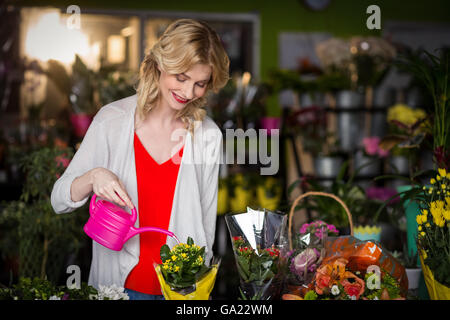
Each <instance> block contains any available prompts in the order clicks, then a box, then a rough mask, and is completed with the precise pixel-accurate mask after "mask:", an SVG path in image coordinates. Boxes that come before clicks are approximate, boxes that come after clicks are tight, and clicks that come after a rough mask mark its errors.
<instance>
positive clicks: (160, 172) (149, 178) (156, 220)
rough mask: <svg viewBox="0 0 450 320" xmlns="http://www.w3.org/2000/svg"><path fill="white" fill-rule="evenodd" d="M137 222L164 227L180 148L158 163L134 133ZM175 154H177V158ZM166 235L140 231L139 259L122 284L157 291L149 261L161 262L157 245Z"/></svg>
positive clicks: (171, 198) (155, 278)
mask: <svg viewBox="0 0 450 320" xmlns="http://www.w3.org/2000/svg"><path fill="white" fill-rule="evenodd" d="M134 156H135V161H136V177H137V191H138V202H139V206H138V208H139V213H138V214H139V226H140V227H144V226H152V227H158V228H162V229H165V230H167V229H168V227H169V221H170V214H171V212H172V203H173V195H174V192H175V185H176V183H177V177H178V171H179V167H180V162H181V161H176V160H180V159H181V157H182V156H183V148H181V149H180V151H178V153H177V154H175V155H174V156H173V157H172V158H170V159H168V160H167V161H165V162H163V163H161V164H158V163H157V162H156V161H155V160H154V159H153V158H152V157H151V155H150V154H149V153H148V152H147V150H146V149H145V148H144V146H143V145H142V143H141V141H140V140H139V137H138V136H137V134H136V133H134ZM177 157H179V158H177ZM166 239H167V235H165V234H163V233H159V232H143V233H141V234H140V256H139V262H138V264H137V265H136V266H135V267H134V269H133V270H132V271H131V272H130V274H129V275H128V278H127V280H126V282H125V288H127V289H131V290H135V291H139V292H142V293H147V294H156V295H160V294H161V287H160V285H159V282H158V278H157V277H156V272H155V269H154V267H153V262H156V263H158V264H160V263H161V258H160V255H159V254H160V249H161V246H162V245H164V244H165V243H166Z"/></svg>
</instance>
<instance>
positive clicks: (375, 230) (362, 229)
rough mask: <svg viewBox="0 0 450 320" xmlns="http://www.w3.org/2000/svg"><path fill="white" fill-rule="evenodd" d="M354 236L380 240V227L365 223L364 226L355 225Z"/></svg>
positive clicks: (362, 238)
mask: <svg viewBox="0 0 450 320" xmlns="http://www.w3.org/2000/svg"><path fill="white" fill-rule="evenodd" d="M353 232H354V236H355V238H358V239H359V240H362V241H365V240H372V241H377V242H380V239H381V237H380V236H381V228H380V227H378V226H372V225H365V226H357V227H356V228H355V230H354V231H353Z"/></svg>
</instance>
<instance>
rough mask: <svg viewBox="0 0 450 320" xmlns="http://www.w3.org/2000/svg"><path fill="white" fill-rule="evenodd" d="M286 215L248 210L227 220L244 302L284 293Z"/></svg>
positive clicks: (274, 296) (265, 210) (226, 217)
mask: <svg viewBox="0 0 450 320" xmlns="http://www.w3.org/2000/svg"><path fill="white" fill-rule="evenodd" d="M286 218H287V217H286V215H285V214H282V213H276V212H272V211H269V210H267V209H264V210H253V209H251V208H247V212H244V213H238V214H228V215H226V216H225V221H226V223H227V227H228V230H229V232H230V237H231V242H232V243H231V244H232V247H233V253H234V257H235V262H236V266H237V270H238V273H239V278H240V288H239V289H240V292H241V294H242V298H243V299H253V300H254V299H257V300H269V299H275V298H276V297H277V296H278V295H279V292H280V290H281V283H282V270H283V268H282V264H283V259H282V257H281V255H280V251H281V250H282V249H283V248H284V246H285V237H284V236H283V232H284V230H285V226H286V221H287V219H286Z"/></svg>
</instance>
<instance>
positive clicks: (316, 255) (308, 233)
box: [286, 220, 339, 285]
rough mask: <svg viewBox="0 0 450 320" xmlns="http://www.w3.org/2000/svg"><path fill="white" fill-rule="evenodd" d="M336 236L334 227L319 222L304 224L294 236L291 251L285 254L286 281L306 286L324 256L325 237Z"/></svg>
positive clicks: (336, 232)
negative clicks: (287, 269)
mask: <svg viewBox="0 0 450 320" xmlns="http://www.w3.org/2000/svg"><path fill="white" fill-rule="evenodd" d="M338 234H339V231H338V230H337V229H336V227H335V226H334V225H332V224H327V223H326V222H324V221H321V220H316V221H313V222H311V223H304V224H303V225H302V226H301V227H300V229H299V231H298V233H296V234H295V235H294V240H293V249H292V250H290V251H288V252H287V254H286V255H287V266H288V268H289V271H288V273H287V276H286V281H287V282H288V283H289V284H292V285H303V284H308V283H309V282H310V281H311V280H312V277H313V275H314V274H315V272H316V269H317V267H318V266H319V265H320V263H321V262H322V258H323V257H324V256H325V241H326V239H327V237H328V236H337V235H338Z"/></svg>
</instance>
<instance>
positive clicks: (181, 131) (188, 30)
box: [51, 19, 229, 299]
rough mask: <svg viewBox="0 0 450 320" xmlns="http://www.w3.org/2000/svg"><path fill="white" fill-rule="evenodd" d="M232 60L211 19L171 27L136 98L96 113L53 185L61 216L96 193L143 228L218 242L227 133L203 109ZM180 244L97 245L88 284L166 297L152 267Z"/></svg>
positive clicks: (148, 240) (143, 72)
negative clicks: (164, 251) (166, 249)
mask: <svg viewBox="0 0 450 320" xmlns="http://www.w3.org/2000/svg"><path fill="white" fill-rule="evenodd" d="M228 68H229V59H228V57H227V55H226V53H225V50H224V48H223V46H222V44H221V42H220V39H219V37H218V36H217V34H216V33H215V32H214V31H213V30H212V29H211V28H210V27H209V26H208V25H207V24H205V23H202V22H198V21H194V20H190V19H181V20H177V21H175V22H174V23H172V24H171V25H170V26H169V27H168V28H167V30H166V31H165V32H164V34H163V35H162V36H161V38H160V39H159V41H158V42H157V43H156V44H155V46H154V47H153V48H152V49H151V50H150V52H149V53H148V54H147V55H146V57H145V59H144V61H143V62H142V65H141V68H140V79H139V84H138V87H137V90H136V91H137V94H136V95H134V96H131V97H127V98H124V99H121V100H118V101H115V102H112V103H110V104H108V105H106V106H104V107H103V108H101V109H100V110H99V112H98V113H97V114H96V116H95V117H94V119H93V121H92V124H91V125H90V127H89V129H88V131H87V133H86V135H85V137H84V139H83V142H82V143H81V145H80V148H79V149H78V151H77V152H76V154H75V155H74V157H73V159H72V161H71V163H70V165H69V167H68V168H67V169H66V171H65V172H64V174H63V175H62V176H61V177H60V178H59V179H58V180H57V181H56V183H55V185H54V188H53V191H52V195H51V202H52V206H53V208H54V210H55V212H56V213H64V212H70V211H73V210H74V209H76V208H78V207H80V206H82V205H84V204H85V203H86V202H87V200H88V198H89V197H90V195H91V194H92V192H94V193H95V194H96V195H97V196H99V197H102V198H104V199H106V200H109V201H112V202H114V203H116V204H118V205H121V206H123V207H127V208H128V209H129V210H131V209H132V208H133V207H134V206H136V209H137V212H138V219H137V221H136V226H141V227H143V226H155V227H160V228H163V229H167V230H170V231H172V232H173V233H174V234H175V235H176V236H177V237H178V238H179V239H180V241H182V242H185V241H186V240H187V237H188V236H190V237H192V238H193V240H194V241H195V243H196V244H198V245H200V246H206V261H209V260H210V258H211V257H212V245H213V242H214V233H215V221H216V214H217V213H216V208H217V190H218V170H219V163H220V157H221V154H222V134H221V131H220V129H219V128H218V127H217V125H216V124H215V123H214V122H213V121H212V120H211V119H210V118H209V117H208V116H206V112H205V110H204V109H202V108H201V107H202V106H203V105H204V103H205V101H206V94H207V93H208V92H209V91H215V92H217V91H218V90H219V89H221V88H222V87H223V86H224V85H225V84H226V82H227V81H228V79H229V74H228ZM164 243H167V244H168V245H169V246H170V247H172V246H173V245H174V244H175V243H174V240H173V239H172V238H170V237H166V236H165V235H163V234H160V233H152V232H147V233H142V234H140V235H138V236H135V237H133V238H131V239H130V240H129V241H127V243H125V245H124V247H123V249H122V250H121V251H112V250H110V249H107V248H105V247H103V246H102V245H100V244H98V243H96V242H93V256H92V264H91V270H90V274H89V284H91V285H93V286H94V287H97V288H98V287H99V285H108V286H109V285H112V284H116V285H120V286H123V287H125V288H126V290H127V292H128V294H129V296H130V298H131V299H161V298H162V295H161V289H160V286H159V283H158V280H157V278H156V274H155V271H154V268H153V262H154V261H156V262H160V258H159V249H160V247H161V246H162V245H163V244H164Z"/></svg>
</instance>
